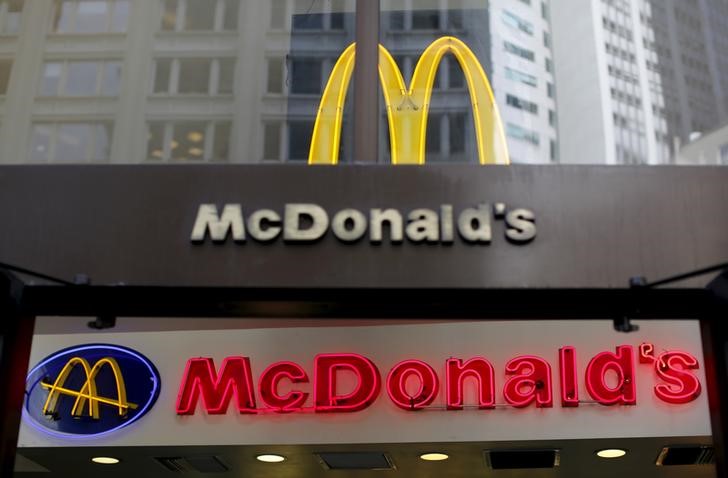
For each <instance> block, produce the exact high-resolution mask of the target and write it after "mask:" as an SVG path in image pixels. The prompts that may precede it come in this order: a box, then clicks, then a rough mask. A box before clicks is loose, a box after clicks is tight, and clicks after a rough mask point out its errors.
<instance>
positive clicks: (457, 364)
mask: <svg viewBox="0 0 728 478" xmlns="http://www.w3.org/2000/svg"><path fill="white" fill-rule="evenodd" d="M445 375H446V379H445V382H446V384H447V408H448V410H461V409H462V408H463V388H464V387H465V379H466V378H468V377H472V378H474V379H475V380H476V381H477V384H478V408H481V409H486V408H495V372H494V371H493V366H492V365H491V364H490V362H488V361H487V360H486V359H484V358H482V357H475V358H472V359H470V360H468V361H467V362H465V363H463V361H462V360H460V359H456V358H451V359H448V360H447V364H446V371H445Z"/></svg>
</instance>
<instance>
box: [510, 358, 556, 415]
mask: <svg viewBox="0 0 728 478" xmlns="http://www.w3.org/2000/svg"><path fill="white" fill-rule="evenodd" d="M506 375H516V376H515V377H511V378H510V379H509V380H508V381H507V382H506V384H505V385H504V386H503V395H504V397H505V399H506V402H508V403H509V404H511V405H513V406H514V407H519V408H520V407H526V406H528V405H529V404H531V403H532V402H534V401H535V402H536V406H537V407H552V406H553V404H554V400H553V395H552V393H551V365H549V363H548V362H546V361H545V360H544V359H542V358H540V357H534V356H531V355H524V356H521V357H516V358H514V359H513V360H511V361H510V362H508V363H507V364H506ZM524 388H527V390H525V391H524Z"/></svg>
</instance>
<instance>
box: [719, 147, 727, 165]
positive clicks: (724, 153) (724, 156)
mask: <svg viewBox="0 0 728 478" xmlns="http://www.w3.org/2000/svg"><path fill="white" fill-rule="evenodd" d="M720 164H722V165H724V166H728V144H724V145H721V147H720Z"/></svg>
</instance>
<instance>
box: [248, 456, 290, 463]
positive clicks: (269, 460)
mask: <svg viewBox="0 0 728 478" xmlns="http://www.w3.org/2000/svg"><path fill="white" fill-rule="evenodd" d="M255 459H256V460H258V461H262V462H263V463H280V462H282V461H286V457H285V456H282V455H258V456H256V457H255Z"/></svg>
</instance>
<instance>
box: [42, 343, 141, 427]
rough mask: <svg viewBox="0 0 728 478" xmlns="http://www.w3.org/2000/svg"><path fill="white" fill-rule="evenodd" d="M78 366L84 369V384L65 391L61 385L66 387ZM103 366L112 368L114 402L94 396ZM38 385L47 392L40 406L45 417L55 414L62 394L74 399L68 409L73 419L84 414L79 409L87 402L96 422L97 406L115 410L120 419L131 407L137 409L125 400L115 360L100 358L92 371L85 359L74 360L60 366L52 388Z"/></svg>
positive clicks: (121, 380)
mask: <svg viewBox="0 0 728 478" xmlns="http://www.w3.org/2000/svg"><path fill="white" fill-rule="evenodd" d="M77 365H80V366H81V367H82V368H83V371H84V373H85V375H86V381H85V382H84V384H83V386H82V387H81V389H80V390H78V391H76V390H69V389H67V388H64V387H63V386H64V385H65V383H66V380H68V377H69V376H70V375H71V372H72V371H73V369H74V368H75V367H76V366H77ZM104 365H108V366H109V367H111V371H112V372H113V374H114V380H115V381H116V395H117V397H116V400H114V399H110V398H105V397H99V396H98V395H97V390H96V376H97V375H98V374H99V372H100V371H101V369H102V367H103V366H104ZM41 386H42V387H43V388H46V389H48V390H50V391H49V392H48V397H47V398H46V401H45V404H44V405H43V413H44V414H51V413H54V412H55V411H56V408H57V406H58V399H59V398H60V397H61V395H70V396H72V397H76V401H75V402H74V404H73V408H72V409H71V415H73V416H75V417H78V416H81V415H82V414H83V411H81V410H82V409H83V408H84V407H86V403H87V402H88V415H89V416H90V417H93V418H94V419H97V420H98V418H99V416H100V414H99V403H103V404H106V405H111V406H114V407H117V408H118V411H119V416H124V415H126V413H127V411H128V410H129V409H130V408H131V409H136V408H137V405H136V404H134V403H128V402H127V401H126V385H125V383H124V378H123V376H122V374H121V368H120V367H119V364H118V363H117V362H116V360H115V359H113V358H111V357H105V358H102V359H101V360H99V361H98V362H96V363H95V364H94V366H93V368H92V367H91V366H90V365H89V363H88V361H87V360H86V359H85V358H82V357H73V358H72V359H70V360H69V361H68V362H67V363H66V365H64V366H63V369H61V373H59V374H58V377H56V380H55V381H54V382H53V385H50V384H47V383H43V382H41Z"/></svg>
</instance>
